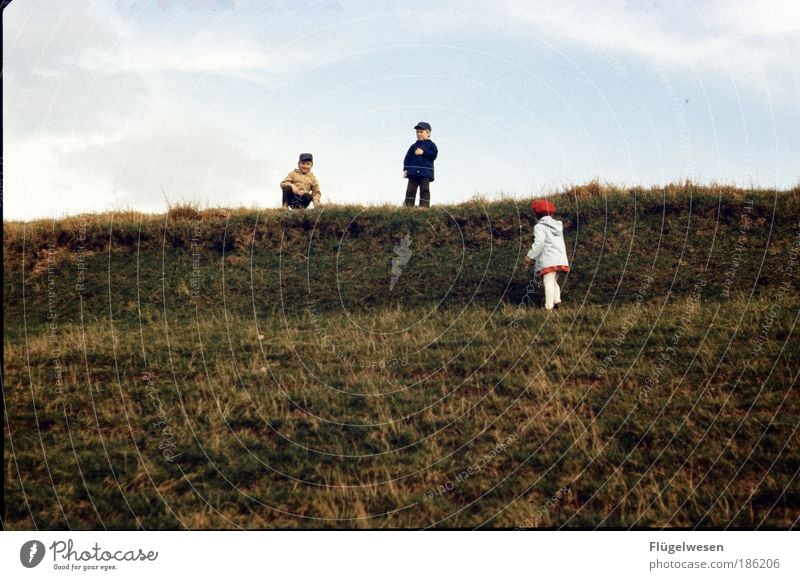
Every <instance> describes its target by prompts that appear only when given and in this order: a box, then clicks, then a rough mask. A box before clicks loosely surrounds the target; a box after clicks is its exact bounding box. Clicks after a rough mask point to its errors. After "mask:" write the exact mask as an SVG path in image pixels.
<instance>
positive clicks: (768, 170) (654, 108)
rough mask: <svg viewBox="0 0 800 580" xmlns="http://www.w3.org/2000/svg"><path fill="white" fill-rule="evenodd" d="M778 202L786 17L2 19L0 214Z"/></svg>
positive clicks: (798, 162)
mask: <svg viewBox="0 0 800 580" xmlns="http://www.w3.org/2000/svg"><path fill="white" fill-rule="evenodd" d="M419 121H427V122H429V123H430V124H431V125H432V128H433V130H432V135H431V138H432V139H433V141H434V142H435V143H436V144H437V146H438V148H439V158H438V159H437V161H436V179H435V181H434V183H433V184H432V185H431V192H432V193H431V201H432V204H434V205H435V204H446V203H447V204H449V203H458V202H460V201H466V200H469V199H471V198H473V197H475V196H476V195H480V196H483V197H485V198H488V199H497V198H500V197H509V196H510V197H519V198H528V197H531V196H537V195H543V194H547V193H551V192H554V191H558V190H560V189H562V188H564V187H567V186H569V185H572V184H577V183H584V182H587V181H590V180H592V179H599V180H600V181H601V182H606V183H610V184H614V185H618V186H634V185H642V186H651V185H661V184H665V183H669V182H678V181H683V180H685V179H691V180H693V181H695V182H699V183H703V184H709V183H723V184H733V185H737V186H740V187H751V186H753V187H761V188H778V189H788V188H791V187H793V186H795V185H797V184H798V183H800V3H798V2H796V1H795V0H771V1H765V0H761V1H752V2H736V1H732V2H731V1H719V2H717V1H713V0H711V1H706V2H692V1H688V0H687V1H675V0H648V1H643V2H629V1H617V0H611V1H603V2H600V1H597V2H595V1H574V2H573V1H570V0H560V1H548V0H544V1H537V2H523V1H518V0H517V1H515V0H491V1H489V0H487V1H485V2H484V1H469V0H462V1H459V2H438V1H436V0H427V1H417V0H402V1H399V0H398V1H384V2H380V1H355V0H354V1H349V0H319V1H310V2H304V1H295V2H291V1H278V0H263V1H258V2H251V1H244V0H243V1H239V0H194V1H191V0H103V1H100V0H14V1H13V2H12V3H11V4H10V5H9V6H8V7H7V8H6V10H5V11H4V12H3V147H4V151H3V157H4V159H3V169H4V176H3V177H4V182H3V189H4V191H3V218H4V220H29V219H37V218H59V217H64V216H67V215H72V214H76V213H85V212H106V211H125V210H131V209H132V210H137V211H143V212H156V213H163V212H164V211H165V210H166V208H167V207H168V204H173V205H174V204H178V203H187V202H188V203H194V204H197V205H199V206H201V207H219V206H223V207H241V206H244V207H254V208H270V207H278V206H279V205H280V201H281V193H280V189H279V186H278V184H279V182H280V181H281V180H282V179H283V178H284V176H285V175H286V174H287V173H288V172H289V171H291V170H292V169H293V168H295V167H296V165H297V157H298V155H299V154H300V153H301V152H311V153H313V155H314V161H315V165H314V169H313V171H314V173H315V174H316V176H317V178H318V179H319V181H320V186H321V190H322V194H323V199H322V200H323V202H325V203H339V204H344V203H346V204H363V205H372V204H386V203H388V204H397V205H400V204H401V203H402V200H403V197H404V192H405V180H404V179H403V178H402V161H403V156H404V155H405V152H406V150H407V149H408V147H409V146H410V145H411V144H412V143H413V142H414V140H415V134H414V129H413V128H414V125H415V124H416V123H417V122H419Z"/></svg>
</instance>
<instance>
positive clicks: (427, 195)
mask: <svg viewBox="0 0 800 580" xmlns="http://www.w3.org/2000/svg"><path fill="white" fill-rule="evenodd" d="M418 187H419V206H420V207H430V206H431V180H430V178H429V177H409V178H408V187H406V206H407V207H414V202H415V201H416V199H417V188H418Z"/></svg>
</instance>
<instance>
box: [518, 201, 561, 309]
mask: <svg viewBox="0 0 800 580" xmlns="http://www.w3.org/2000/svg"><path fill="white" fill-rule="evenodd" d="M531 209H532V210H533V211H534V213H535V214H536V217H537V218H538V220H539V221H537V222H536V225H535V226H534V228H533V245H532V246H531V249H530V250H529V251H528V255H527V256H525V263H526V264H530V263H531V262H532V261H534V260H535V261H536V265H535V267H534V272H535V273H536V275H537V276H541V277H542V281H543V282H544V307H545V309H546V310H552V309H553V308H558V305H559V304H560V303H561V288H560V287H559V286H558V273H559V272H569V261H568V260H567V248H566V245H565V244H564V224H562V223H561V222H560V221H558V220H555V219H553V217H552V216H553V214H554V213H555V212H556V206H555V205H553V203H552V202H549V201H547V200H545V199H537V200H535V201H534V202H533V203H531Z"/></svg>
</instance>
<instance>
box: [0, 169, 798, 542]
mask: <svg viewBox="0 0 800 580" xmlns="http://www.w3.org/2000/svg"><path fill="white" fill-rule="evenodd" d="M555 201H556V203H557V205H558V206H559V210H560V214H561V217H562V219H564V221H565V226H566V228H567V243H568V249H569V252H570V255H571V256H572V265H573V272H571V273H570V274H569V276H568V277H566V278H565V279H564V280H563V283H562V291H563V294H564V297H565V306H566V308H563V309H561V310H559V311H557V312H555V313H553V314H552V315H550V316H547V315H546V313H545V312H543V311H542V310H540V309H539V308H538V307H536V306H537V305H538V303H539V300H540V297H541V292H542V290H541V288H538V287H537V288H535V292H534V294H533V295H532V298H533V300H532V301H531V300H530V298H531V295H530V294H526V293H527V292H528V287H529V284H530V279H531V275H530V272H529V271H526V270H525V268H524V267H523V265H522V258H523V257H524V254H525V252H526V251H527V248H528V247H529V245H530V243H531V241H532V240H531V237H532V235H531V228H532V225H533V221H532V219H531V216H530V215H529V211H528V210H527V209H526V208H527V204H517V203H515V202H514V201H509V200H506V201H501V202H496V203H491V204H485V203H482V202H479V201H475V202H471V203H467V204H462V205H460V206H452V207H435V208H432V209H431V210H430V211H427V212H426V211H419V210H413V211H412V210H406V209H402V208H401V209H395V208H372V209H364V208H353V207H330V208H325V209H324V210H323V211H311V212H305V213H303V212H293V213H291V214H286V213H283V212H280V211H277V210H267V211H263V212H257V211H253V210H206V211H196V210H193V211H189V210H190V209H191V208H188V209H187V208H182V209H180V208H178V209H180V211H175V210H173V211H172V212H171V214H170V215H168V216H145V215H140V214H134V213H130V214H115V215H111V214H104V215H95V216H84V217H80V216H78V217H73V218H70V219H68V220H62V221H60V222H57V223H53V222H36V223H31V224H19V223H4V234H5V236H4V249H5V253H4V274H5V276H4V292H5V297H4V305H5V313H4V375H3V380H4V384H3V391H4V401H5V413H6V415H5V432H4V443H5V449H6V454H5V459H6V462H5V498H4V499H5V514H4V519H3V523H4V524H5V526H6V527H7V528H8V529H32V528H40V529H64V528H68V527H69V528H73V529H97V528H99V529H102V528H113V529H118V528H122V529H129V528H137V527H143V528H147V529H161V528H197V529H209V528H231V527H234V528H235V527H239V528H425V527H458V528H462V527H463V528H473V527H479V526H481V527H506V528H514V527H566V528H570V527H630V526H633V527H662V526H663V527H694V526H697V527H701V528H702V527H727V526H733V527H745V528H754V527H779V528H787V527H791V526H793V525H794V523H795V522H796V521H797V518H798V515H799V514H800V493H798V492H799V491H800V485H798V479H797V475H798V470H799V469H800V460H799V459H798V456H797V453H796V449H797V446H798V443H800V441H798V439H799V437H798V434H797V427H798V419H797V417H798V416H799V415H800V402H799V401H798V398H797V390H796V386H797V378H798V377H797V372H798V369H799V368H800V349H799V348H798V342H797V338H796V332H797V331H796V322H797V316H798V307H797V299H796V296H797V290H798V287H800V284H798V278H799V277H798V272H800V256H798V255H797V254H798V250H799V249H800V237H798V234H800V211H798V210H799V209H800V193H799V192H798V190H794V191H792V192H770V191H755V192H753V191H738V190H733V189H731V188H725V187H711V188H700V187H696V186H693V185H691V184H684V185H681V186H669V187H667V188H665V189H661V190H657V189H654V190H641V189H638V190H634V191H619V190H615V189H613V188H607V187H601V186H599V185H598V184H588V185H587V186H582V187H577V188H573V189H571V190H569V191H567V192H564V193H562V194H560V195H559V196H556V198H555ZM404 234H410V235H411V239H412V244H411V249H412V251H413V254H412V256H411V258H410V260H409V261H408V264H406V265H405V266H404V267H403V270H402V275H401V276H400V278H399V280H398V281H397V284H396V286H395V288H394V289H393V290H391V291H390V288H389V286H390V278H391V259H392V257H394V254H393V252H392V248H393V246H394V245H396V244H398V242H399V239H400V237H401V236H402V235H404ZM793 259H795V260H797V263H794V262H792V260H793ZM793 263H794V270H790V266H791V264H793ZM79 285H80V286H79ZM55 357H58V364H57V365H56V364H55V363H54V358H55ZM565 489H567V490H568V493H563V490H565Z"/></svg>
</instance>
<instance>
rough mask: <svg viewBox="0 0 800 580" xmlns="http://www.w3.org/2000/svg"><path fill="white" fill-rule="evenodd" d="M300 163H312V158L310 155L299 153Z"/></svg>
mask: <svg viewBox="0 0 800 580" xmlns="http://www.w3.org/2000/svg"><path fill="white" fill-rule="evenodd" d="M300 161H311V162H312V163H313V162H314V156H313V155H311V153H301V154H300Z"/></svg>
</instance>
